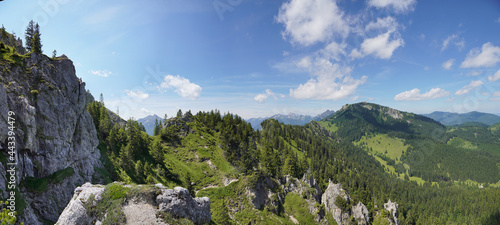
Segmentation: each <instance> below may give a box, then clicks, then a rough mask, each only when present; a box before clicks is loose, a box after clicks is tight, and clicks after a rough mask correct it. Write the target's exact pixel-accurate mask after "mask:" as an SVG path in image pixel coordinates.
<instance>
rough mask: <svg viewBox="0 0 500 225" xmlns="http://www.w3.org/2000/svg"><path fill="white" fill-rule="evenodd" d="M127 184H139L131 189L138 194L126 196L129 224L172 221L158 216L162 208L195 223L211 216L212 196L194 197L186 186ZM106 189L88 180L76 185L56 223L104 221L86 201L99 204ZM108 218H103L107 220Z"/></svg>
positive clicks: (126, 215) (66, 224)
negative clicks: (88, 211)
mask: <svg viewBox="0 0 500 225" xmlns="http://www.w3.org/2000/svg"><path fill="white" fill-rule="evenodd" d="M115 184H120V183H115ZM120 185H123V184H120ZM123 187H124V188H138V189H136V190H135V191H130V193H136V194H133V195H128V196H126V197H124V198H126V199H124V204H123V205H122V211H123V213H124V216H125V218H126V220H127V224H157V225H165V224H166V223H165V222H168V221H162V219H160V218H157V216H156V215H157V213H158V212H159V211H163V212H168V213H170V214H171V215H172V216H173V217H177V218H187V219H189V220H191V221H193V222H194V223H195V224H206V223H208V222H210V220H211V214H210V199H209V198H208V197H203V198H192V197H191V195H189V192H188V190H187V189H185V188H182V187H176V188H174V189H166V188H165V187H164V186H163V185H161V184H156V185H155V186H146V187H144V186H142V185H138V186H137V187H134V186H131V185H123ZM104 191H105V187H104V186H102V185H92V184H90V183H85V184H84V185H82V186H81V187H78V188H76V189H75V193H74V195H73V198H72V199H71V201H70V202H69V204H68V205H67V206H66V208H65V209H64V211H63V212H62V214H61V216H60V217H59V219H58V220H57V223H56V224H58V225H63V224H64V225H80V224H82V225H83V224H85V225H86V224H93V223H94V222H95V224H101V221H99V220H98V219H99V218H94V217H91V216H90V215H89V214H88V213H87V211H86V209H85V204H90V203H93V204H94V205H96V204H99V203H100V201H102V194H103V193H104ZM91 196H93V199H90V197H91ZM91 200H92V201H91ZM104 217H106V216H104ZM101 219H102V218H101ZM104 220H105V218H104ZM104 220H103V221H102V222H105V221H104Z"/></svg>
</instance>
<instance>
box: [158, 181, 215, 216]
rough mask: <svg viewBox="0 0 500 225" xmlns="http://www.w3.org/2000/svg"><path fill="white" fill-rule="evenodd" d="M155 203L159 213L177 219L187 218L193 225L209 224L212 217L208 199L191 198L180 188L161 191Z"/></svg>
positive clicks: (185, 190) (186, 191) (187, 192)
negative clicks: (165, 213) (164, 213)
mask: <svg viewBox="0 0 500 225" xmlns="http://www.w3.org/2000/svg"><path fill="white" fill-rule="evenodd" d="M156 203H157V204H158V207H159V210H160V211H163V212H168V213H170V214H171V215H172V216H174V217H177V218H188V219H189V220H191V221H193V223H195V224H206V223H209V222H210V219H211V216H212V214H211V213H210V199H208V197H203V198H192V197H191V195H189V191H188V190H187V189H185V188H182V187H176V188H174V189H162V193H161V194H160V195H158V196H157V197H156Z"/></svg>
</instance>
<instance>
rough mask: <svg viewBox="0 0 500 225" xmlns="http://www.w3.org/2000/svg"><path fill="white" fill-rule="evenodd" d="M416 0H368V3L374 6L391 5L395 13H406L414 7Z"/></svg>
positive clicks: (384, 6)
mask: <svg viewBox="0 0 500 225" xmlns="http://www.w3.org/2000/svg"><path fill="white" fill-rule="evenodd" d="M416 3H417V1H416V0H368V5H370V6H373V7H376V8H388V7H392V8H393V9H394V11H396V12H397V13H406V12H409V11H413V9H415V4H416Z"/></svg>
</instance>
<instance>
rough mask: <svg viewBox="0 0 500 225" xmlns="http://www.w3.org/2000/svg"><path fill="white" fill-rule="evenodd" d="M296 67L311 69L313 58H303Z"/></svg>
mask: <svg viewBox="0 0 500 225" xmlns="http://www.w3.org/2000/svg"><path fill="white" fill-rule="evenodd" d="M295 65H296V66H297V67H300V68H309V67H311V57H309V56H306V57H303V58H302V59H300V61H298V62H296V63H295Z"/></svg>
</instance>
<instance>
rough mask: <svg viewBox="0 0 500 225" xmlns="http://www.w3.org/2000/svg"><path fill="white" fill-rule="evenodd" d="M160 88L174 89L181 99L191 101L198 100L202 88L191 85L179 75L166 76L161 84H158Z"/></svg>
mask: <svg viewBox="0 0 500 225" xmlns="http://www.w3.org/2000/svg"><path fill="white" fill-rule="evenodd" d="M160 88H164V89H169V88H174V89H175V92H176V93H177V94H179V95H180V96H181V97H183V98H188V99H191V100H195V99H198V98H199V97H200V95H201V90H202V88H201V87H200V86H199V85H197V84H194V83H191V82H190V81H189V80H188V79H186V78H184V77H181V76H179V75H177V76H173V75H167V76H165V77H164V78H163V82H162V83H161V84H160Z"/></svg>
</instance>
